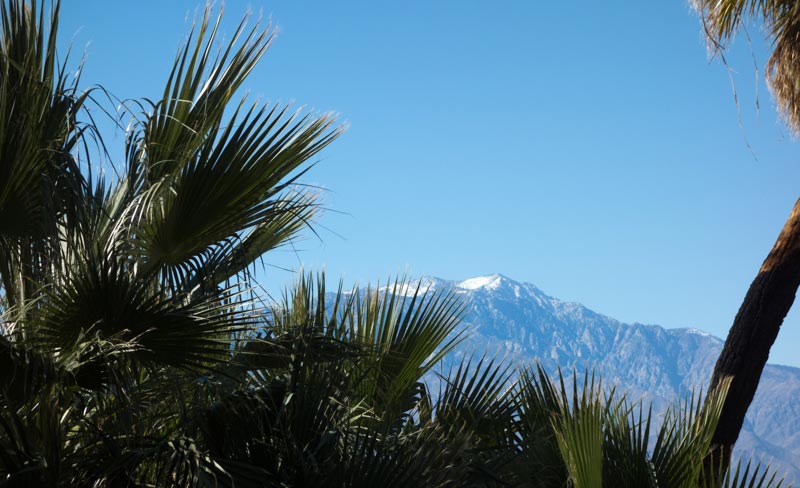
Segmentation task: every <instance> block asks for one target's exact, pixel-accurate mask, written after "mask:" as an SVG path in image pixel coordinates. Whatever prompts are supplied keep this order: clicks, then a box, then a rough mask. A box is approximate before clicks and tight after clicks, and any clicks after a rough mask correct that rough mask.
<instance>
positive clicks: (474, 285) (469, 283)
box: [456, 274, 503, 290]
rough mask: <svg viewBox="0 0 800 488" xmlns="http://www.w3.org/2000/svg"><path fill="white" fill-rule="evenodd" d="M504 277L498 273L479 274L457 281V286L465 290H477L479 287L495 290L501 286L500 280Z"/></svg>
mask: <svg viewBox="0 0 800 488" xmlns="http://www.w3.org/2000/svg"><path fill="white" fill-rule="evenodd" d="M502 279H503V277H502V276H500V275H498V274H493V275H488V276H478V277H476V278H470V279H468V280H464V281H461V282H459V283H456V288H461V289H463V290H477V289H479V288H486V289H489V290H495V289H497V287H499V286H500V281H501V280H502Z"/></svg>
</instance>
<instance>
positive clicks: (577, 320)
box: [401, 273, 800, 481]
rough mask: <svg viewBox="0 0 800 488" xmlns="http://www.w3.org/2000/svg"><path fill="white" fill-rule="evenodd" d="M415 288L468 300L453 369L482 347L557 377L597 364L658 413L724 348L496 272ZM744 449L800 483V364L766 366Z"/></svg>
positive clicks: (698, 384) (706, 373) (701, 380)
mask: <svg viewBox="0 0 800 488" xmlns="http://www.w3.org/2000/svg"><path fill="white" fill-rule="evenodd" d="M407 285H408V286H407V287H406V288H405V289H404V290H401V292H402V294H406V295H407V294H411V293H413V291H414V290H415V289H416V288H417V286H419V289H420V291H426V292H427V291H431V290H451V291H452V292H454V293H456V294H457V295H459V296H461V298H462V299H463V300H464V301H465V306H466V309H467V310H466V317H465V322H466V326H467V327H469V328H470V331H471V333H470V334H469V335H467V336H466V338H465V339H464V341H463V342H462V343H461V344H460V345H459V347H458V348H457V350H456V351H454V352H453V353H451V354H450V355H449V356H448V357H446V358H445V360H444V362H443V365H442V367H443V368H444V369H445V370H446V369H447V367H448V366H449V365H452V364H454V363H456V362H458V361H460V360H461V359H462V358H463V357H464V356H465V355H467V354H472V353H473V352H477V353H479V354H480V353H486V354H488V355H499V356H505V357H507V358H508V359H509V360H511V361H514V362H516V363H519V364H531V363H533V362H534V361H538V362H539V363H540V364H542V366H543V367H544V368H545V369H546V370H547V371H549V372H551V373H554V372H556V371H557V369H558V368H561V369H562V370H565V371H568V370H569V369H573V368H575V369H578V370H582V369H584V368H587V367H588V368H593V369H596V370H599V372H600V374H601V375H602V377H603V380H604V382H605V383H606V384H613V385H618V386H619V387H622V388H623V389H624V390H625V391H627V392H628V394H629V395H630V396H632V397H633V398H641V399H643V400H644V401H646V402H652V404H653V407H654V412H657V413H658V412H663V411H664V410H665V409H666V408H667V406H668V405H670V404H672V403H674V401H676V400H677V399H678V398H681V397H682V396H683V395H685V394H686V393H687V392H689V391H692V390H695V389H698V388H703V387H704V386H705V385H706V384H707V382H708V380H709V378H710V377H711V372H712V371H713V367H714V363H715V362H716V359H717V357H718V355H719V351H720V350H721V349H722V345H723V341H722V339H720V338H718V337H715V336H713V335H712V334H709V333H707V332H704V331H702V330H701V329H697V328H694V327H684V328H665V327H662V326H660V325H655V324H642V323H624V322H621V321H618V320H616V319H614V318H612V317H609V316H606V315H603V314H600V313H597V312H595V311H593V310H591V309H589V308H588V307H586V306H584V305H583V304H581V303H579V302H568V301H562V300H559V299H558V298H555V297H552V296H550V295H548V294H546V293H545V292H544V291H542V290H541V289H539V288H538V287H537V286H536V285H534V284H532V283H525V282H518V281H515V280H513V279H511V278H508V277H506V276H504V275H502V274H497V273H496V274H491V275H484V276H477V277H473V278H467V279H465V280H460V281H459V280H446V279H441V278H435V277H430V276H428V277H423V278H420V279H418V280H414V281H412V282H410V283H408V284H407ZM736 452H737V453H738V454H743V455H745V456H747V457H753V458H755V459H760V458H763V459H764V460H765V461H771V462H772V464H773V466H774V467H776V468H777V469H778V470H779V471H782V472H785V473H787V481H792V480H798V481H800V462H799V461H798V460H800V368H796V367H794V366H789V365H777V364H771V363H769V364H768V365H767V367H766V368H765V369H764V373H763V374H762V379H761V383H760V384H759V388H758V391H757V392H756V397H755V399H754V401H753V404H752V405H751V407H750V409H749V411H748V415H747V418H746V419H745V425H744V427H743V429H742V433H741V435H740V439H739V441H738V442H737V446H736Z"/></svg>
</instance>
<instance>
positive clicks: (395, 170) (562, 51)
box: [61, 0, 800, 366]
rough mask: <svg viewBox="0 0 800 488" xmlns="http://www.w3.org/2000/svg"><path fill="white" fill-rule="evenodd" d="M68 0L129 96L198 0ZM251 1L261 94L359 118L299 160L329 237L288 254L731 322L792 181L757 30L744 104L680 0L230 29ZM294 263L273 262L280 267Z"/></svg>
mask: <svg viewBox="0 0 800 488" xmlns="http://www.w3.org/2000/svg"><path fill="white" fill-rule="evenodd" d="M63 3H64V5H62V18H61V22H62V25H61V29H62V30H61V34H62V39H63V40H64V41H68V40H69V39H70V38H72V40H73V45H74V47H73V49H74V50H75V51H76V52H77V54H80V53H81V52H82V51H85V53H86V66H85V69H84V71H83V74H82V81H83V83H84V85H86V86H89V85H92V84H102V85H103V86H104V87H105V88H106V89H108V90H109V91H111V92H112V93H114V94H115V95H117V96H119V97H121V98H136V97H158V96H159V94H160V92H161V89H162V87H163V83H164V82H165V80H166V75H167V71H168V69H169V66H170V65H171V62H172V60H173V58H174V55H175V52H176V50H177V48H178V45H179V43H180V42H181V40H182V39H183V38H184V37H185V35H186V33H187V32H188V27H189V23H190V21H191V18H192V16H193V14H194V12H195V11H196V9H197V7H198V5H202V4H201V3H200V1H191V2H189V1H178V0H160V1H150V0H147V1H139V2H108V1H98V0H80V1H77V0H63ZM248 10H249V11H251V12H254V13H255V16H256V17H257V16H258V14H259V13H261V14H263V15H264V16H265V17H267V18H270V17H271V18H272V21H273V24H275V25H277V26H278V28H279V30H280V33H279V35H278V38H277V40H276V42H275V44H274V45H273V47H272V48H271V49H270V51H269V52H268V53H267V56H266V58H265V59H264V61H263V62H262V63H261V65H260V66H258V67H257V69H256V70H255V72H254V73H253V74H252V76H251V78H250V80H249V82H247V83H246V86H247V87H248V88H249V91H250V94H251V96H253V97H262V98H264V99H268V100H281V101H285V102H289V101H294V102H296V103H297V104H305V105H308V106H310V107H313V108H314V109H316V110H320V111H335V112H337V113H339V114H340V115H341V120H342V121H343V122H346V123H347V124H349V126H350V127H349V129H348V130H347V132H346V133H345V134H344V136H342V137H341V138H340V139H339V140H338V141H336V142H335V143H334V144H333V145H332V146H330V147H329V148H328V149H327V150H326V151H325V152H324V153H323V155H322V156H321V158H320V161H319V164H318V165H317V166H316V167H315V168H314V169H313V170H312V171H311V172H310V174H309V175H308V177H307V179H306V181H307V182H309V183H313V184H317V185H320V186H322V187H324V188H326V189H327V191H326V193H325V202H326V207H328V208H329V209H331V211H329V212H328V213H327V214H326V215H324V216H323V217H322V219H321V220H320V222H319V225H318V227H317V230H318V232H319V233H320V236H321V240H319V239H317V238H316V237H314V236H313V235H311V234H309V235H308V238H307V239H305V240H303V241H302V242H299V243H298V244H297V249H298V251H299V252H297V253H295V252H293V251H290V250H285V251H283V252H279V253H275V254H273V255H271V256H268V257H267V262H268V263H270V264H273V265H275V266H281V267H294V268H298V267H299V266H300V265H301V264H304V265H305V266H306V268H311V269H321V268H322V267H324V268H325V269H326V270H327V274H328V276H329V278H338V277H343V278H344V280H345V283H346V284H348V285H349V284H352V283H355V282H358V283H361V284H365V283H366V282H368V281H372V282H374V281H376V280H378V279H384V280H385V279H386V277H387V276H389V275H390V274H396V273H403V272H406V271H407V272H408V273H410V274H411V275H413V276H424V275H432V276H437V277H441V278H448V279H464V278H467V277H472V276H476V275H482V274H490V273H496V272H497V273H503V274H505V275H507V276H508V277H510V278H513V279H516V280H520V281H527V282H531V283H534V284H536V285H537V286H539V287H540V288H541V289H543V290H544V291H545V292H547V293H549V294H551V295H553V296H555V297H558V298H561V299H565V300H572V301H578V302H581V303H583V304H585V305H586V306H588V307H590V308H592V309H594V310H596V311H598V312H600V313H604V314H606V315H609V316H612V317H614V318H617V319H620V320H623V321H627V322H643V323H652V324H660V325H663V326H666V327H697V328H701V329H704V330H707V331H709V332H711V333H713V334H715V335H718V336H721V337H724V336H725V335H726V333H727V329H728V327H729V326H730V324H731V322H732V320H733V317H734V315H735V314H736V311H737V310H738V307H739V304H740V302H741V299H742V297H743V296H744V294H745V292H746V290H747V287H748V286H749V284H750V282H751V280H752V279H753V277H754V276H755V274H756V272H757V270H758V268H759V266H760V264H761V262H762V261H763V259H764V258H765V257H766V254H767V252H768V251H769V249H770V247H771V246H772V244H773V242H774V240H775V238H776V237H777V234H778V232H779V230H780V228H781V226H782V224H783V222H784V221H785V219H786V217H787V216H788V214H789V211H790V209H791V207H792V205H793V204H794V201H795V199H796V198H797V197H798V196H799V195H800V162H799V161H798V158H797V155H798V144H797V143H796V142H794V141H793V140H792V138H791V136H790V134H789V132H788V131H787V130H786V129H785V128H784V126H783V125H782V124H781V123H780V121H779V119H778V117H777V115H776V114H775V110H774V106H773V103H772V100H771V98H770V95H769V92H768V90H767V88H766V86H765V84H764V81H763V77H759V78H758V80H756V78H755V76H754V60H753V57H755V59H756V62H757V63H758V66H759V67H763V65H764V63H765V62H766V59H767V55H768V52H769V51H768V46H767V45H765V44H764V42H763V41H762V36H761V33H760V32H759V31H758V30H757V29H753V30H751V31H750V34H751V38H752V44H753V45H752V49H751V48H750V47H749V46H748V44H747V43H746V42H745V39H744V38H741V39H739V40H738V41H737V43H736V44H735V45H734V46H733V49H732V50H731V52H730V53H729V55H728V61H729V64H730V65H731V67H732V69H733V70H734V73H733V79H734V82H735V86H736V91H737V93H738V98H739V107H740V117H741V126H740V123H739V114H737V107H736V104H735V103H734V98H733V92H732V89H731V80H730V78H729V73H728V71H727V70H726V69H725V68H724V67H723V66H722V64H721V63H719V62H718V61H714V62H709V59H708V57H707V54H706V51H705V45H704V42H703V40H702V37H701V33H700V23H699V20H698V18H697V16H696V15H695V14H694V13H693V12H692V10H691V9H690V7H689V4H688V2H687V1H686V0H670V1H659V2H631V1H627V2H622V1H608V2H596V1H589V0H577V1H572V2H529V1H516V2H511V1H500V2H488V1H485V2H468V1H452V2H445V1H438V2H427V1H425V2H423V1H419V2H411V1H409V2H380V1H379V2H298V1H287V0H281V1H272V2H266V1H265V2H256V1H253V2H239V1H232V0H229V1H228V2H226V3H225V18H226V22H225V28H224V32H225V33H227V34H228V36H229V35H230V34H232V32H233V28H234V26H235V24H236V23H237V22H238V21H239V20H240V19H241V17H242V16H243V14H244V13H245V12H246V11H248ZM70 36H72V37H70ZM756 97H758V98H756ZM757 99H758V102H759V103H760V109H758V110H757V109H756V100H757ZM116 138H117V142H119V141H120V140H121V139H122V135H121V134H117V135H116ZM748 142H749V145H750V147H751V148H752V151H751V150H750V149H748ZM113 144H114V142H112V147H113ZM117 154H118V155H119V157H120V158H121V156H122V154H121V152H118V153H117ZM291 280H292V276H291V274H290V273H288V272H286V271H281V270H280V269H278V268H268V269H267V271H266V272H265V273H263V274H262V282H263V284H264V285H265V286H266V287H267V289H269V290H272V291H274V290H279V289H280V288H281V287H282V286H283V285H285V284H287V283H289V282H291ZM798 348H800V313H797V312H795V311H793V312H792V313H790V316H789V318H788V319H787V321H786V323H785V324H784V327H783V329H782V332H781V335H780V336H779V338H778V343H777V344H776V346H775V347H774V348H773V352H772V357H771V361H772V362H778V363H784V364H792V365H795V366H800V354H797V352H796V351H797V350H798Z"/></svg>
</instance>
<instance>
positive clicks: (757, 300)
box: [707, 199, 800, 472]
mask: <svg viewBox="0 0 800 488" xmlns="http://www.w3.org/2000/svg"><path fill="white" fill-rule="evenodd" d="M798 286H800V199H798V200H797V202H796V203H795V204H794V208H793V209H792V213H791V215H790V216H789V219H788V220H787V221H786V224H784V226H783V229H782V230H781V233H780V235H779V236H778V240H777V241H776V242H775V245H774V246H773V247H772V251H770V253H769V255H768V256H767V259H766V260H764V264H762V265H761V269H760V270H759V272H758V275H757V276H756V278H755V280H753V283H752V284H751V285H750V289H749V290H748V291H747V295H746V296H745V298H744V301H743V302H742V306H741V307H740V308H739V312H738V313H737V314H736V318H735V319H734V321H733V326H731V330H730V332H728V338H727V339H726V340H725V346H724V347H723V349H722V352H721V353H720V356H719V359H718V360H717V364H716V366H715V367H714V374H713V376H712V378H711V388H714V387H715V386H716V385H718V384H719V383H720V381H722V379H723V378H725V377H732V381H731V385H730V390H729V391H728V396H727V398H726V400H725V404H724V405H723V408H722V415H721V417H720V419H719V424H718V425H717V429H716V431H715V432H714V438H713V441H712V448H711V449H712V451H711V453H710V456H709V458H707V460H708V461H709V463H710V464H711V465H713V466H714V468H715V469H719V468H720V467H722V468H725V467H727V466H728V465H729V463H730V456H731V450H732V449H733V445H734V443H735V442H736V439H737V438H738V437H739V431H740V430H741V429H742V424H743V422H744V416H745V413H747V408H748V407H749V406H750V402H752V400H753V396H754V395H755V392H756V388H757V387H758V381H759V379H760V378H761V371H762V370H763V369H764V365H766V363H767V358H769V350H770V348H771V347H772V344H773V343H774V342H775V338H776V337H777V336H778V330H779V329H780V327H781V324H782V323H783V319H784V318H785V317H786V314H787V313H788V312H789V309H790V308H791V306H792V303H793V302H794V298H795V293H796V292H797V288H798ZM711 459H713V461H711ZM720 463H721V464H720ZM707 467H710V466H708V465H707ZM717 472H719V471H717Z"/></svg>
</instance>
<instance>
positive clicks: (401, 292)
mask: <svg viewBox="0 0 800 488" xmlns="http://www.w3.org/2000/svg"><path fill="white" fill-rule="evenodd" d="M435 289H436V281H435V280H433V279H430V278H422V279H419V280H413V281H408V282H404V283H392V284H390V285H386V286H382V287H380V288H379V289H378V291H379V292H381V293H392V294H395V295H397V296H402V297H411V296H414V295H415V294H417V295H419V296H422V295H424V294H426V293H428V292H431V291H433V290H435Z"/></svg>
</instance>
